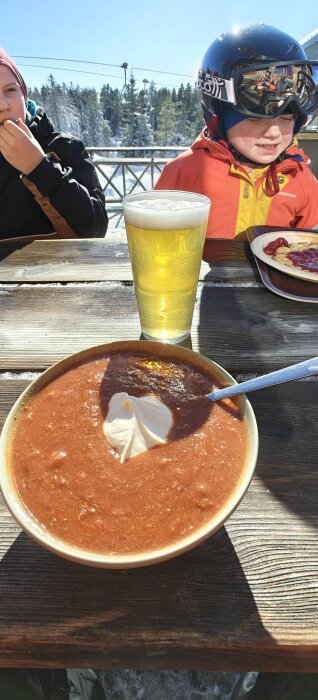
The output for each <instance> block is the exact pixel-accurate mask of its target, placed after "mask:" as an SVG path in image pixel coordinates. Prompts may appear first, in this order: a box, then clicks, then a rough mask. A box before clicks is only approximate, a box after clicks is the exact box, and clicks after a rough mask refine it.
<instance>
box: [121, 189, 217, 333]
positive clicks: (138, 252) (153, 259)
mask: <svg viewBox="0 0 318 700" xmlns="http://www.w3.org/2000/svg"><path fill="white" fill-rule="evenodd" d="M209 209H210V200H209V199H208V198H207V197H204V196H202V195H195V194H192V193H189V192H177V191H173V192H170V191H169V192H167V191H151V192H143V193H140V194H139V195H132V196H130V197H126V198H125V199H124V216H125V224H126V231H127V240H128V247H129V254H130V259H131V265H132V271H133V278H134V285H135V293H136V298H137V305H138V311H139V317H140V324H141V329H142V333H143V335H144V336H145V337H146V338H148V339H151V340H161V341H163V342H170V343H176V342H179V341H181V340H183V339H184V338H186V337H187V336H188V335H189V332H190V329H191V323H192V316H193V309H194V302H195V296H196V289H197V284H198V278H199V271H200V264H201V259H202V250H203V245H204V240H205V232H206V227H207V220H208V214H209Z"/></svg>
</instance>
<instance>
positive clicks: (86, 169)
mask: <svg viewBox="0 0 318 700" xmlns="http://www.w3.org/2000/svg"><path fill="white" fill-rule="evenodd" d="M52 146H53V148H54V152H53V153H52V152H51V153H48V154H47V155H46V156H45V158H44V159H43V160H42V162H41V163H40V164H39V165H38V166H37V167H36V168H35V169H34V170H32V172H31V173H29V174H28V175H27V176H25V175H23V176H22V181H23V182H24V184H25V185H26V187H28V189H29V190H30V191H31V192H32V193H33V195H34V197H35V199H36V201H37V202H38V204H39V206H40V207H41V208H42V209H43V211H44V213H45V214H46V216H47V217H48V218H49V219H50V220H51V221H52V223H53V225H54V228H55V230H56V231H57V233H58V234H60V235H61V236H62V237H66V238H67V237H72V233H73V236H74V237H77V236H78V237H80V238H96V237H103V236H104V235H105V233H106V230H107V223H108V217H107V213H106V208H105V197H104V194H103V192H102V190H101V186H100V183H99V180H98V177H97V174H96V170H95V167H94V165H93V163H92V162H91V160H90V158H89V155H88V153H87V151H86V149H85V147H84V145H83V144H82V143H81V141H78V140H77V139H73V138H72V137H71V138H69V139H68V138H67V137H66V136H61V135H60V136H59V138H57V139H54V142H53V143H52ZM68 232H69V234H70V235H67V233H68Z"/></svg>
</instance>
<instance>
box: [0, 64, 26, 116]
mask: <svg viewBox="0 0 318 700" xmlns="http://www.w3.org/2000/svg"><path fill="white" fill-rule="evenodd" d="M18 117H21V119H22V120H23V121H25V117H26V105H25V100H24V96H23V93H22V90H21V88H20V85H19V83H18V81H17V79H16V77H15V75H14V73H12V71H11V70H10V68H8V66H4V65H2V64H0V126H1V124H3V122H4V121H5V120H6V119H11V120H12V121H16V120H17V119H18Z"/></svg>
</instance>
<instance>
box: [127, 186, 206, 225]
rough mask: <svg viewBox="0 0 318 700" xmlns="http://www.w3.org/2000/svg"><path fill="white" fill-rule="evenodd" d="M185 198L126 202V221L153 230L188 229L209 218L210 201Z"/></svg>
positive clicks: (157, 198)
mask: <svg viewBox="0 0 318 700" xmlns="http://www.w3.org/2000/svg"><path fill="white" fill-rule="evenodd" d="M182 194H183V198H182V199H180V198H179V197H178V198H172V199H166V198H163V197H162V198H159V197H155V198H153V199H138V200H136V201H131V202H129V203H128V202H127V203H125V202H124V216H125V222H126V223H127V224H130V225H131V226H136V227H137V228H143V229H147V228H149V229H151V230H166V229H167V230H169V229H170V230H175V229H180V230H181V229H188V228H194V227H195V226H201V225H202V224H204V222H205V221H206V220H207V218H208V214H209V209H210V202H209V200H208V198H207V197H206V198H205V199H206V203H205V202H204V199H203V198H202V199H201V200H199V198H198V199H197V200H195V199H192V198H191V199H190V198H189V199H187V197H186V193H182Z"/></svg>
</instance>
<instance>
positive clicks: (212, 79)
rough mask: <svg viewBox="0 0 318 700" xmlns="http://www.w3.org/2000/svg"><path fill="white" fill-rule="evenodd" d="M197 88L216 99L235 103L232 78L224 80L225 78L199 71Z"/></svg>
mask: <svg viewBox="0 0 318 700" xmlns="http://www.w3.org/2000/svg"><path fill="white" fill-rule="evenodd" d="M199 89H200V91H201V92H203V93H204V94H205V95H208V96H209V97H214V98H215V99H216V100H222V102H229V103H230V104H236V99H235V91H234V80H233V78H230V80H225V78H219V76H217V75H211V73H203V71H200V73H199Z"/></svg>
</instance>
